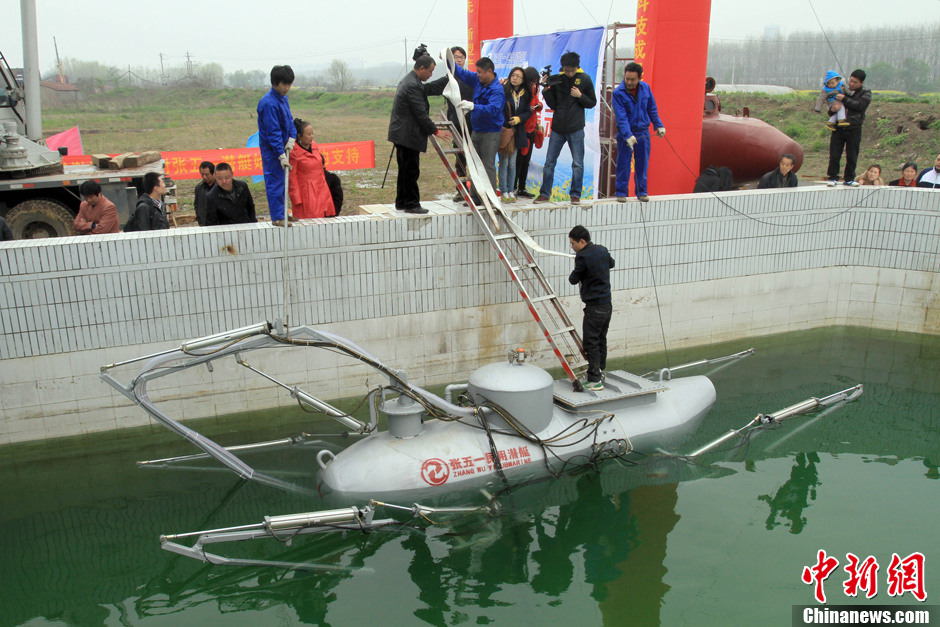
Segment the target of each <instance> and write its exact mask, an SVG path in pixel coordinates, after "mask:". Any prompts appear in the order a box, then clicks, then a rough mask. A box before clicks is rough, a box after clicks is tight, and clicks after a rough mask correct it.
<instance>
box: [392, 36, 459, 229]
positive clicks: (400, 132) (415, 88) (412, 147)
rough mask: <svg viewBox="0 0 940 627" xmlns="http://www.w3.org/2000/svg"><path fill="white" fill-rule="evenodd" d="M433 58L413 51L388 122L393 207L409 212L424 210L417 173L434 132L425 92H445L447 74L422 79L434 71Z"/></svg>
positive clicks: (434, 127)
mask: <svg viewBox="0 0 940 627" xmlns="http://www.w3.org/2000/svg"><path fill="white" fill-rule="evenodd" d="M435 65H436V63H435V62H434V59H433V58H432V57H431V56H430V55H429V54H427V53H425V54H419V53H418V51H416V52H415V64H414V70H413V71H411V72H408V74H407V75H405V78H403V79H401V82H400V83H398V89H397V90H396V91H395V102H394V103H393V104H392V117H391V119H390V120H389V123H388V141H390V142H392V143H393V144H395V158H396V162H397V163H398V182H397V185H396V187H395V208H396V209H398V210H400V211H406V212H408V213H427V212H428V210H427V209H425V208H423V207H422V206H421V192H420V191H419V190H418V177H419V176H421V168H420V161H421V153H422V152H425V151H426V150H427V149H428V137H429V136H431V135H437V134H438V131H437V127H436V126H435V125H434V122H432V121H431V118H430V116H429V115H428V112H429V111H430V110H431V106H430V105H429V104H428V96H429V95H431V96H439V95H441V94H442V93H444V87H445V85H446V84H447V77H446V76H445V77H444V79H443V80H437V81H434V82H433V83H430V84H425V81H426V80H428V79H429V78H431V74H433V73H434V66H435Z"/></svg>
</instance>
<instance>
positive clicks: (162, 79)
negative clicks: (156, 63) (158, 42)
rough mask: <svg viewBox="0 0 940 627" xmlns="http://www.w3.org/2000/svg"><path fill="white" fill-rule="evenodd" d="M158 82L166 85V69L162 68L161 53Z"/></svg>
mask: <svg viewBox="0 0 940 627" xmlns="http://www.w3.org/2000/svg"><path fill="white" fill-rule="evenodd" d="M160 84H161V85H163V86H164V87H166V70H164V69H163V53H162V52H161V53H160Z"/></svg>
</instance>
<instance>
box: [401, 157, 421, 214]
mask: <svg viewBox="0 0 940 627" xmlns="http://www.w3.org/2000/svg"><path fill="white" fill-rule="evenodd" d="M395 162H396V163H397V164H398V184H397V186H396V187H395V208H396V209H414V208H416V207H419V206H420V205H421V192H419V191H418V177H419V176H421V153H420V152H418V151H417V150H412V149H411V148H406V147H405V146H402V145H400V144H395Z"/></svg>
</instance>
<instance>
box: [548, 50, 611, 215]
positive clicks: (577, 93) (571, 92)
mask: <svg viewBox="0 0 940 627" xmlns="http://www.w3.org/2000/svg"><path fill="white" fill-rule="evenodd" d="M580 65H581V57H580V56H579V55H578V53H577V52H570V51H569V52H566V53H565V54H563V55H561V74H555V75H550V76H547V77H545V76H544V75H545V74H546V73H548V72H550V71H551V66H546V67H545V72H543V80H544V86H543V87H542V97H543V98H544V99H545V104H547V105H548V106H549V107H550V108H551V109H552V111H554V115H553V117H552V130H551V135H550V136H549V139H548V154H547V155H546V157H545V166H544V167H543V168H542V188H541V189H540V190H539V197H538V198H536V199H535V201H534V202H548V201H549V200H550V199H551V197H552V188H553V187H554V184H555V162H556V161H558V155H559V154H561V149H562V147H564V145H565V144H568V150H570V151H571V188H570V189H569V191H568V195H569V197H570V198H571V204H572V205H577V204H580V203H581V184H582V181H583V179H584V110H585V109H593V108H594V107H595V106H596V105H597V94H595V93H594V82H593V81H591V77H590V76H588V75H587V74H586V73H585V72H584V70H582V69H581V68H580V67H579V66H580Z"/></svg>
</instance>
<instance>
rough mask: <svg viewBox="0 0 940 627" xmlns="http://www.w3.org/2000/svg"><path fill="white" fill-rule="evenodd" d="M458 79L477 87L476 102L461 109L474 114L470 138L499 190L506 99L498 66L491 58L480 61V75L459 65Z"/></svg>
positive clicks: (457, 70)
mask: <svg viewBox="0 0 940 627" xmlns="http://www.w3.org/2000/svg"><path fill="white" fill-rule="evenodd" d="M453 70H454V76H455V77H457V78H458V79H460V80H461V81H463V82H465V83H467V84H468V85H471V86H472V87H473V100H472V101H471V100H462V101H461V102H460V104H459V105H458V107H459V108H460V109H461V110H463V111H468V112H470V125H471V127H472V129H473V131H472V133H471V134H470V139H471V140H472V141H473V147H474V148H476V151H477V154H478V155H480V160H481V161H482V162H483V167H484V169H485V170H486V176H487V178H488V179H489V180H490V185H491V186H492V187H493V189H494V190H495V189H496V153H497V151H498V150H499V137H500V134H501V133H502V130H503V122H504V121H505V118H504V115H505V114H504V112H503V109H504V108H505V106H506V96H505V94H504V93H503V86H502V85H501V84H500V83H499V81H498V80H496V66H495V65H493V61H492V60H490V59H489V58H488V57H481V58H480V60H479V61H477V62H476V70H477V71H476V72H475V73H474V72H470V71H469V70H466V69H464V68H462V67H460V66H459V65H455V66H454V68H453Z"/></svg>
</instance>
